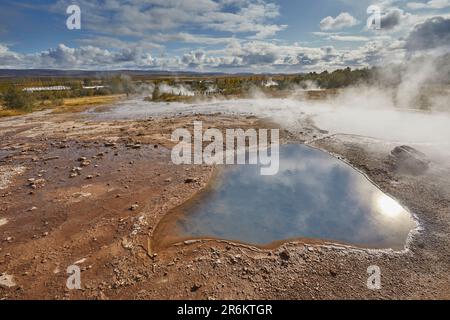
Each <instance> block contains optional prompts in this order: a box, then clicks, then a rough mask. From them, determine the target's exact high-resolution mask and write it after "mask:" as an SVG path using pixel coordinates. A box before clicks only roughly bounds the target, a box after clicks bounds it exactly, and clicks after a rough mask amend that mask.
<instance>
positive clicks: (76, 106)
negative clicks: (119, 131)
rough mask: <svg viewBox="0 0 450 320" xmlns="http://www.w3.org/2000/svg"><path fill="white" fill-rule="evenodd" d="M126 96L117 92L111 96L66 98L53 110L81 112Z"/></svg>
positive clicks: (56, 111) (57, 111)
mask: <svg viewBox="0 0 450 320" xmlns="http://www.w3.org/2000/svg"><path fill="white" fill-rule="evenodd" d="M124 96H125V95H123V94H116V95H109V96H93V97H81V98H69V99H64V103H63V105H61V106H58V107H56V108H55V109H54V110H53V113H65V112H81V111H84V110H86V109H88V108H90V107H92V106H99V105H105V104H111V103H114V102H116V101H117V100H119V99H121V98H123V97H124Z"/></svg>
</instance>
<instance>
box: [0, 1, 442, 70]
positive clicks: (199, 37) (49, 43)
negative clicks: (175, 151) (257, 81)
mask: <svg viewBox="0 0 450 320" xmlns="http://www.w3.org/2000/svg"><path fill="white" fill-rule="evenodd" d="M71 4H76V5H78V6H79V8H80V10H81V30H69V29H68V28H67V27H66V20H67V18H68V16H69V15H68V14H67V13H66V9H67V7H68V6H69V5H71ZM370 5H377V6H378V7H379V8H380V13H381V16H380V18H381V29H380V30H373V29H368V28H367V27H366V21H367V19H368V18H369V15H368V14H367V12H366V11H367V8H368V7H369V6H370ZM449 17H450V0H414V1H406V0H374V1H368V0H355V1H352V0H315V1H304V0H279V1H276V0H126V1H119V0H73V1H72V0H70V1H69V0H59V1H50V0H45V1H11V0H2V2H1V3H0V68H57V69H98V70H103V69H120V68H130V69H155V70H160V69H166V70H191V71H223V72H242V71H249V72H304V71H305V72H306V71H312V70H314V71H321V70H325V69H328V70H331V69H336V68H341V67H345V66H350V67H355V68H357V67H366V66H372V65H378V64H382V63H388V62H395V61H402V60H403V59H405V57H409V56H411V55H416V54H426V53H427V52H429V51H430V50H431V51H436V50H437V51H439V52H446V50H447V48H448V45H449V43H450V41H449V40H450V38H449V33H450V30H449V27H448V25H449ZM427 32H428V33H430V32H431V33H432V34H428V33H427ZM418 37H421V38H420V39H419V38H418ZM430 39H432V40H433V41H432V42H433V43H432V44H430V43H429V42H430ZM412 42H414V43H416V42H417V43H420V44H422V43H423V45H419V46H413V45H411V44H412ZM411 48H414V49H411Z"/></svg>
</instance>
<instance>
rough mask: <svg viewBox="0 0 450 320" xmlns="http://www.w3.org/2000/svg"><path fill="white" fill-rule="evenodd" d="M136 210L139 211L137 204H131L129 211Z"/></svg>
mask: <svg viewBox="0 0 450 320" xmlns="http://www.w3.org/2000/svg"><path fill="white" fill-rule="evenodd" d="M137 209H139V205H138V204H133V205H132V206H131V207H130V210H131V211H136V210H137Z"/></svg>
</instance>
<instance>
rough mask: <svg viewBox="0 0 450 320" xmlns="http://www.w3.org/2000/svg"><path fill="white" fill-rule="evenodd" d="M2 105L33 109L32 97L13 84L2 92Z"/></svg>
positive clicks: (18, 108) (25, 109)
mask: <svg viewBox="0 0 450 320" xmlns="http://www.w3.org/2000/svg"><path fill="white" fill-rule="evenodd" d="M3 101H4V105H5V107H6V108H7V109H14V110H22V111H31V110H32V109H33V97H32V95H31V94H30V93H27V92H24V91H22V90H20V89H18V88H16V87H14V86H10V87H9V88H7V89H6V91H5V93H4V94H3Z"/></svg>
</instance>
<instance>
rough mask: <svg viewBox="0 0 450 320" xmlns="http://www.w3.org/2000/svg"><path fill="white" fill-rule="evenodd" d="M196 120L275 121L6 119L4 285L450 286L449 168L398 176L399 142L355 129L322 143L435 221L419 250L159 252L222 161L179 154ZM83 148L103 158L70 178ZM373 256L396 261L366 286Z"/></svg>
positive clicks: (134, 294) (77, 293) (97, 291)
mask: <svg viewBox="0 0 450 320" xmlns="http://www.w3.org/2000/svg"><path fill="white" fill-rule="evenodd" d="M194 120H202V121H203V122H204V127H205V128H207V127H208V126H213V127H218V128H235V127H236V128H237V127H239V128H246V127H258V126H261V125H262V124H261V122H260V121H259V120H258V119H255V118H252V117H249V118H235V117H227V116H224V115H215V116H195V117H179V118H176V119H170V118H155V119H148V120H141V121H114V122H89V121H86V120H85V119H83V118H81V117H79V116H76V115H48V114H33V115H27V116H24V117H19V118H12V119H8V120H4V121H3V120H2V122H0V136H1V140H0V168H3V172H8V177H7V179H6V175H4V174H2V173H1V172H0V178H2V177H5V179H4V187H2V188H1V190H0V199H1V202H0V219H2V221H6V223H4V224H3V225H0V275H2V274H3V278H4V279H7V280H8V281H10V282H9V283H11V281H13V283H14V284H15V285H14V286H6V285H0V298H3V299H330V298H331V299H339V298H343V299H361V298H362V299H412V298H419V299H429V298H440V299H448V298H450V280H449V272H448V270H450V262H449V261H450V259H449V252H448V247H449V241H450V240H449V230H450V219H449V215H450V212H449V201H450V194H449V192H448V190H450V188H448V187H449V186H448V184H449V181H448V174H447V175H442V173H440V174H437V173H434V172H430V173H429V174H427V175H425V176H420V177H413V176H404V175H398V174H396V173H395V172H393V171H392V169H391V168H390V166H389V162H388V154H389V151H390V150H389V149H386V150H384V149H383V148H381V147H380V148H375V147H374V148H367V145H368V142H367V141H365V140H360V139H356V138H352V137H345V136H342V137H339V136H335V137H330V138H326V139H323V140H316V141H315V142H312V145H314V146H316V147H319V148H322V149H324V150H327V151H329V152H333V153H334V154H337V155H340V156H341V157H343V158H345V159H346V160H347V161H349V162H350V163H351V164H352V165H353V166H355V167H356V168H358V169H360V170H361V171H363V172H364V173H365V174H367V175H368V176H369V177H370V178H371V179H372V180H373V181H374V182H375V183H376V184H378V185H379V186H380V187H381V188H382V189H383V190H384V191H386V192H388V193H390V194H392V195H393V196H395V197H396V198H397V199H399V200H400V201H401V202H402V203H403V204H404V205H406V206H407V207H408V208H410V210H411V211H412V212H414V214H415V215H416V216H417V218H418V219H419V221H420V222H421V224H422V226H423V228H424V230H422V231H420V232H417V233H416V234H414V236H413V237H412V239H411V241H410V242H409V244H408V250H405V251H404V252H396V253H395V252H392V251H380V250H363V249H356V248H351V247H346V246H343V245H336V244H329V243H320V244H319V243H315V244H314V243H307V244H305V243H300V242H297V243H288V244H282V245H281V246H280V247H279V248H275V249H257V248H254V247H251V246H246V245H242V244H235V243H230V242H227V241H217V240H215V241H206V240H198V241H188V242H186V243H182V244H179V245H176V246H172V247H169V248H166V249H164V250H161V251H159V252H153V251H152V248H153V246H152V242H151V241H152V233H153V230H155V228H156V226H157V224H158V222H159V220H160V219H161V218H162V217H163V216H164V215H165V214H166V213H167V212H169V211H170V210H171V209H173V208H175V207H177V206H179V205H180V204H182V203H184V202H185V201H187V200H188V199H190V198H191V197H192V196H193V195H195V194H196V193H198V192H199V191H200V190H202V189H203V188H204V187H205V186H206V184H207V183H208V181H209V179H210V177H211V176H212V174H213V172H214V168H211V167H207V166H175V165H173V164H171V162H170V147H171V145H172V142H170V140H169V138H170V134H171V132H172V130H173V129H175V128H179V127H187V128H190V127H191V126H192V123H193V121H194ZM264 125H267V123H265V124H264ZM303 132H304V133H303ZM321 134H322V133H321V132H320V131H318V130H317V129H316V128H314V127H311V126H310V125H309V124H308V123H305V128H304V130H303V131H302V133H298V134H295V136H293V135H288V134H287V133H283V136H284V140H285V141H296V142H301V141H306V140H310V139H312V138H313V137H314V138H317V137H320V136H321ZM136 145H139V146H140V147H138V146H136ZM370 145H372V146H376V142H375V141H371V142H370ZM81 157H85V158H86V159H87V160H89V161H90V164H88V165H87V166H85V167H82V170H81V171H79V172H80V175H78V176H76V177H72V178H70V175H71V174H72V173H73V172H72V169H73V168H74V167H80V166H81V161H78V160H79V158H81ZM22 167H23V168H24V170H23V172H20V171H19V172H15V173H14V171H12V170H11V168H15V169H14V170H17V168H22ZM6 168H8V169H6ZM75 172H76V170H75ZM186 178H195V179H197V182H194V183H185V179H186ZM2 179H3V178H2ZM29 179H31V180H29ZM33 179H34V180H33ZM135 204H137V205H138V206H135V207H133V208H134V210H131V208H132V206H133V205H135ZM84 259H85V260H84ZM80 260H81V262H80ZM77 261H79V262H78V265H79V266H80V267H81V268H82V274H81V280H82V290H69V289H67V288H66V280H67V277H68V275H67V273H66V269H67V267H68V266H70V265H72V264H74V263H75V262H77ZM371 265H378V266H379V267H380V268H381V270H382V289H381V290H379V291H372V290H369V289H367V286H366V281H367V278H368V274H367V268H368V267H369V266H371ZM11 276H12V278H11ZM5 281H6V280H5Z"/></svg>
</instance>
